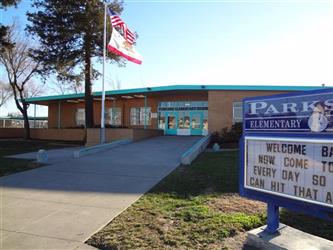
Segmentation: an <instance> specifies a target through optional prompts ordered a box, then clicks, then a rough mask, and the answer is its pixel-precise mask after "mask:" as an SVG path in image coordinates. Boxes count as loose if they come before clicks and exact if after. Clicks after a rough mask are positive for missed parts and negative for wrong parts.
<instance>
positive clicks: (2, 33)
mask: <svg viewBox="0 0 333 250" xmlns="http://www.w3.org/2000/svg"><path fill="white" fill-rule="evenodd" d="M19 2H20V0H1V1H0V9H6V8H7V7H10V6H13V5H14V6H15V7H16V6H17V4H18V3H19ZM7 32H8V26H4V25H2V24H1V23H0V50H3V49H4V48H5V47H8V46H12V44H11V43H10V42H9V41H8V40H7Z"/></svg>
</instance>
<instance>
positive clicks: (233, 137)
mask: <svg viewBox="0 0 333 250" xmlns="http://www.w3.org/2000/svg"><path fill="white" fill-rule="evenodd" d="M242 131H243V123H241V122H237V123H235V124H233V125H232V127H231V129H229V128H228V127H225V128H223V129H222V130H221V132H214V133H212V136H211V141H210V146H212V145H214V143H217V144H219V145H223V144H225V143H238V141H239V139H240V138H241V136H242Z"/></svg>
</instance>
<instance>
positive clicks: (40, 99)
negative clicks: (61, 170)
mask: <svg viewBox="0 0 333 250" xmlns="http://www.w3.org/2000/svg"><path fill="white" fill-rule="evenodd" d="M320 88H328V87H320V86H282V85H280V86H278V85H276V86H269V85H170V86H161V87H147V88H135V89H121V90H108V91H105V95H107V96H111V95H128V94H146V93H152V92H163V91H177V90H178V91H181V90H188V91H198V90H245V91H253V90H254V91H255V90H272V91H274V90H275V91H306V90H315V89H320ZM93 96H94V97H98V96H102V92H101V91H98V92H93ZM76 98H84V93H79V94H66V95H51V96H41V97H32V98H27V99H26V101H27V102H28V103H34V102H43V101H56V100H66V99H76Z"/></svg>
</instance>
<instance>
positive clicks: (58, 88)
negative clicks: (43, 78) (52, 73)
mask: <svg viewBox="0 0 333 250" xmlns="http://www.w3.org/2000/svg"><path fill="white" fill-rule="evenodd" d="M51 85H52V87H51V89H52V90H53V91H55V92H56V93H59V94H62V95H64V94H73V93H74V94H78V93H83V92H84V86H83V84H82V82H80V81H71V82H68V81H61V80H51Z"/></svg>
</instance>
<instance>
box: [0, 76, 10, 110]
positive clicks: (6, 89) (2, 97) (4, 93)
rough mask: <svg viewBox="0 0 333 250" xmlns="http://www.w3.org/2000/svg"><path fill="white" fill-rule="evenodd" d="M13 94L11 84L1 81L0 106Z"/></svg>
mask: <svg viewBox="0 0 333 250" xmlns="http://www.w3.org/2000/svg"><path fill="white" fill-rule="evenodd" d="M12 96H13V92H12V90H11V87H10V85H9V84H5V83H4V82H0V108H1V107H2V106H3V105H4V104H5V103H6V102H7V101H8V100H9V99H10V98H11V97H12Z"/></svg>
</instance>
